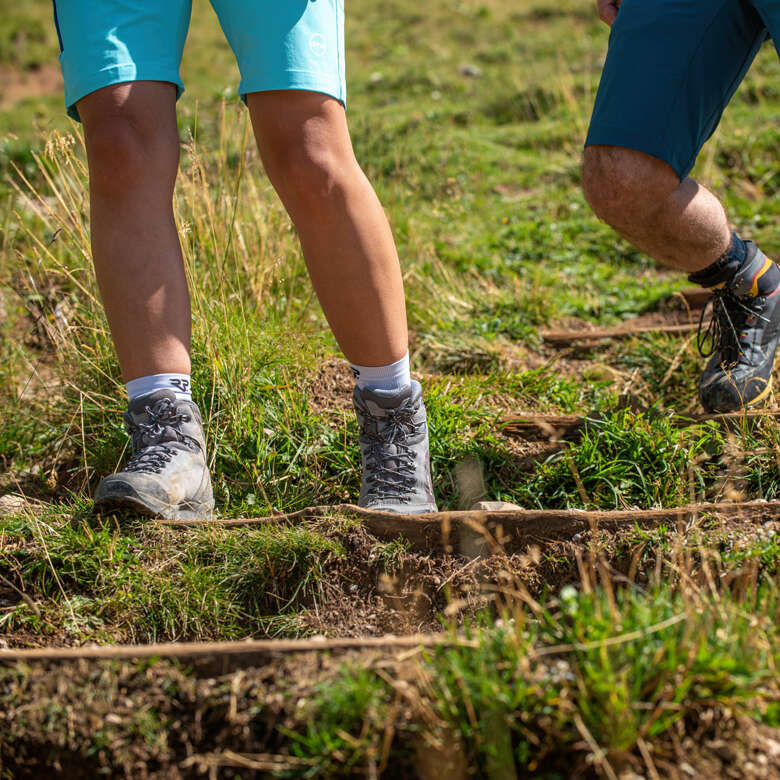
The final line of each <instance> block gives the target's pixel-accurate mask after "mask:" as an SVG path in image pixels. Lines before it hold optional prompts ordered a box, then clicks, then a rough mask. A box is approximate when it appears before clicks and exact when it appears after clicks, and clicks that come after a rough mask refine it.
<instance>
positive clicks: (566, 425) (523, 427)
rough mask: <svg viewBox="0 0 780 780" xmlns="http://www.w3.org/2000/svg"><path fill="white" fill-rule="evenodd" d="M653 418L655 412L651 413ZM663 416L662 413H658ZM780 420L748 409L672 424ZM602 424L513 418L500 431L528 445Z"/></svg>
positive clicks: (559, 417)
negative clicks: (586, 424) (517, 437)
mask: <svg viewBox="0 0 780 780" xmlns="http://www.w3.org/2000/svg"><path fill="white" fill-rule="evenodd" d="M650 413H651V414H652V410H651V412H650ZM659 414H660V412H659ZM777 417H780V409H746V410H744V411H740V412H727V413H724V414H690V415H682V414H680V415H674V416H673V417H672V422H673V423H674V425H676V426H677V427H678V428H687V427H689V426H691V425H699V424H701V423H703V422H707V421H709V420H712V421H714V422H719V423H721V424H723V425H732V426H737V427H739V426H740V425H742V424H746V423H751V422H756V421H758V420H761V419H764V418H777ZM589 419H590V420H594V421H597V420H599V414H597V413H596V414H593V415H586V416H578V415H572V414H510V415H507V416H506V417H504V418H502V420H501V421H500V426H501V430H502V431H503V432H504V433H508V434H509V435H511V436H519V437H522V438H524V439H526V440H528V441H565V440H568V439H572V438H574V437H575V436H576V435H577V434H578V433H579V432H580V431H581V430H582V429H583V428H584V427H585V423H586V422H587V421H588V420H589Z"/></svg>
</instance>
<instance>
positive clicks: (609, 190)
mask: <svg viewBox="0 0 780 780" xmlns="http://www.w3.org/2000/svg"><path fill="white" fill-rule="evenodd" d="M582 186H583V190H584V193H585V197H586V198H587V200H588V202H589V203H590V205H591V207H592V209H593V211H594V212H595V213H596V214H597V215H598V216H599V217H600V218H601V219H603V220H604V221H605V222H607V223H608V224H609V225H611V226H612V227H613V228H614V229H615V230H616V231H617V232H618V233H620V234H621V235H622V236H623V237H624V238H626V239H628V240H629V241H630V242H631V243H632V244H634V246H636V247H637V248H638V249H641V250H642V251H643V252H645V253H647V254H648V255H650V256H651V257H654V258H655V259H656V260H658V261H659V262H662V263H664V264H665V265H668V266H671V267H672V268H676V269H678V270H681V271H687V272H689V273H691V272H694V271H699V270H701V269H703V268H706V267H707V266H709V265H711V264H712V263H714V262H715V260H717V259H718V257H720V256H721V255H722V254H723V252H725V251H726V250H727V249H728V247H729V242H730V239H731V231H730V229H729V223H728V219H727V218H726V213H725V211H724V210H723V206H722V205H721V203H720V201H719V200H718V199H717V198H716V197H715V196H714V195H713V194H712V193H711V192H710V191H709V190H707V189H706V188H705V187H702V186H701V185H700V184H698V183H697V182H695V181H694V180H693V179H691V178H686V179H684V180H682V181H680V179H679V177H678V176H677V174H676V173H675V172H674V171H673V170H672V168H671V167H670V166H669V165H667V163H665V162H663V161H661V160H658V159H656V158H655V157H650V156H649V155H647V154H644V153H643V152H637V151H634V150H632V149H625V148H623V147H617V146H588V147H587V148H586V149H585V164H584V168H583V173H582Z"/></svg>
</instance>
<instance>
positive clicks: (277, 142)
mask: <svg viewBox="0 0 780 780" xmlns="http://www.w3.org/2000/svg"><path fill="white" fill-rule="evenodd" d="M247 102H248V104H249V110H250V112H251V116H252V125H253V127H254V132H255V138H256V139H257V145H258V148H259V149H260V154H261V157H262V159H263V163H264V165H265V169H266V171H267V173H268V176H269V178H270V179H271V182H272V183H273V185H274V187H275V188H276V191H277V192H278V193H279V196H280V197H281V199H282V202H283V203H284V205H285V207H286V209H287V211H288V213H289V214H290V217H291V219H292V221H293V223H294V224H295V227H296V229H297V230H298V234H299V236H300V240H301V246H302V249H303V254H304V257H305V259H306V264H307V267H308V269H309V273H310V275H311V279H312V282H313V284H314V288H315V290H316V292H317V296H318V297H319V300H320V303H321V305H322V308H323V310H324V312H325V316H326V317H327V319H328V322H329V323H330V326H331V328H332V329H333V332H334V334H335V336H336V339H337V340H338V343H339V346H340V347H341V349H342V351H343V352H344V354H345V356H346V357H347V359H348V360H350V361H351V362H353V363H357V364H359V365H364V366H382V365H387V364H389V363H393V362H395V361H397V360H399V359H400V358H402V357H403V356H404V355H405V354H406V352H407V349H408V334H407V328H406V307H405V303H404V292H403V280H402V278H401V269H400V266H399V263H398V255H397V253H396V250H395V245H394V243H393V238H392V235H391V233H390V226H389V224H388V222H387V218H386V216H385V213H384V211H383V210H382V207H381V205H380V203H379V200H378V199H377V196H376V194H375V193H374V190H373V188H372V187H371V185H370V183H369V182H368V179H367V178H366V176H365V174H364V173H363V171H362V170H361V169H360V166H359V165H358V163H357V160H356V159H355V155H354V153H353V151H352V143H351V141H350V137H349V131H348V129H347V121H346V116H345V112H344V107H343V106H342V105H341V103H339V102H338V101H337V100H334V99H333V98H330V97H327V96H325V95H322V94H320V93H316V92H304V91H295V90H286V91H273V92H255V93H252V94H250V95H248V100H247Z"/></svg>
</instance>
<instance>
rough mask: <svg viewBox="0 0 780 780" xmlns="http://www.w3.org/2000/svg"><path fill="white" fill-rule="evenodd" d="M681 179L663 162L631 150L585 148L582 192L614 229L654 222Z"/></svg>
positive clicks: (597, 212) (604, 147) (599, 215)
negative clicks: (655, 216) (648, 221)
mask: <svg viewBox="0 0 780 780" xmlns="http://www.w3.org/2000/svg"><path fill="white" fill-rule="evenodd" d="M679 184H680V180H679V179H678V178H677V176H676V174H675V173H674V171H673V170H672V169H671V168H670V167H669V166H668V165H667V164H666V163H664V162H662V161H661V160H658V159H656V158H654V157H650V156H649V155H646V154H643V153H642V152H637V151H634V150H632V149H624V148H622V147H614V146H589V147H587V148H586V149H585V160H584V165H583V170H582V189H583V193H584V194H585V198H586V200H587V201H588V203H589V204H590V206H591V208H592V209H593V211H594V212H595V214H596V215H597V216H598V217H600V218H601V219H603V220H604V221H605V222H607V223H608V224H610V225H612V226H613V227H618V228H621V227H626V228H630V227H631V226H633V225H634V224H637V223H639V224H641V223H643V222H645V221H647V220H648V219H652V218H653V216H654V215H655V214H656V213H657V211H658V210H659V209H660V208H662V206H663V203H664V201H665V200H666V198H667V197H668V196H669V195H670V194H671V193H672V192H673V191H674V190H675V189H676V187H678V186H679Z"/></svg>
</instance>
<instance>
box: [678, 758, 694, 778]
mask: <svg viewBox="0 0 780 780" xmlns="http://www.w3.org/2000/svg"><path fill="white" fill-rule="evenodd" d="M680 771H681V772H685V774H686V775H688V776H689V777H696V770H695V769H694V768H693V767H692V766H691V765H690V764H689V763H687V762H686V761H683V762H682V763H681V764H680Z"/></svg>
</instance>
